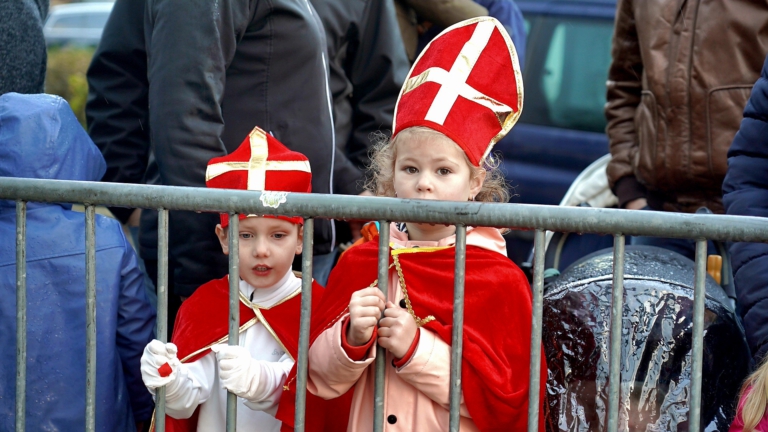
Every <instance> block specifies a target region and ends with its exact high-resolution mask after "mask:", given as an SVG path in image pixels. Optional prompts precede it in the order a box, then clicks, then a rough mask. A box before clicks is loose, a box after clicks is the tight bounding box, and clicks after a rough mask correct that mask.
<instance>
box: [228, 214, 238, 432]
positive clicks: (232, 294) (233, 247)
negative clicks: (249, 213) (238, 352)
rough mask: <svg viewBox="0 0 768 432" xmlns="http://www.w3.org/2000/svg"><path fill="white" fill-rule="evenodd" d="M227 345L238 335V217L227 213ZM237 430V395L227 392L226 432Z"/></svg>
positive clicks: (231, 343)
mask: <svg viewBox="0 0 768 432" xmlns="http://www.w3.org/2000/svg"><path fill="white" fill-rule="evenodd" d="M228 235H229V340H228V342H229V345H238V343H239V336H240V271H239V266H240V255H239V254H240V217H239V216H238V215H237V213H230V214H229V233H228ZM235 430H237V396H236V395H235V394H234V393H230V392H227V432H235Z"/></svg>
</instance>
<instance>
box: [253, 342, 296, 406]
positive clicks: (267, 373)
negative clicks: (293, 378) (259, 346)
mask: <svg viewBox="0 0 768 432" xmlns="http://www.w3.org/2000/svg"><path fill="white" fill-rule="evenodd" d="M254 363H256V364H257V365H258V367H259V368H260V371H259V374H258V375H259V377H258V379H256V380H253V381H252V382H257V385H256V388H255V389H252V391H250V392H248V393H249V397H248V398H247V399H245V403H244V404H245V406H247V407H248V408H250V409H252V410H255V411H264V412H266V413H268V414H271V415H275V413H276V412H277V405H278V404H279V403H280V396H282V394H283V385H285V378H286V377H287V376H288V372H290V371H291V368H292V367H293V363H294V361H293V360H292V359H291V357H290V356H289V355H288V354H287V353H285V354H283V356H282V357H280V360H278V361H276V362H268V361H257V362H254Z"/></svg>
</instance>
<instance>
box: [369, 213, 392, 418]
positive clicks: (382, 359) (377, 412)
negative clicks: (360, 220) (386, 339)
mask: <svg viewBox="0 0 768 432" xmlns="http://www.w3.org/2000/svg"><path fill="white" fill-rule="evenodd" d="M378 285H379V289H380V290H381V292H382V293H384V300H385V303H386V299H387V291H388V290H389V222H387V221H379V279H378ZM381 316H382V318H383V317H384V313H383V312H382V314H381ZM386 367H387V350H385V349H384V348H382V347H381V346H378V345H377V346H376V365H375V368H376V369H375V372H376V375H375V381H374V386H373V389H374V395H373V432H382V431H383V430H384V377H385V375H386Z"/></svg>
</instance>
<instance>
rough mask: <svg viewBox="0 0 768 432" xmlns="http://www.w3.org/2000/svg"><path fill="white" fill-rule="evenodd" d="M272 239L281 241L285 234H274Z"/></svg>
mask: <svg viewBox="0 0 768 432" xmlns="http://www.w3.org/2000/svg"><path fill="white" fill-rule="evenodd" d="M272 237H274V238H275V239H277V240H280V239H281V238H283V237H285V234H283V233H275V234H272Z"/></svg>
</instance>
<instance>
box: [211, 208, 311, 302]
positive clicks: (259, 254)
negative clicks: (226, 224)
mask: <svg viewBox="0 0 768 432" xmlns="http://www.w3.org/2000/svg"><path fill="white" fill-rule="evenodd" d="M216 235H217V236H218V237H219V242H220V243H221V249H222V250H223V251H224V254H225V255H229V241H228V237H227V230H226V229H223V228H222V227H221V225H217V226H216ZM302 239H303V230H302V229H301V227H299V226H298V225H296V224H293V223H291V222H288V221H284V220H282V219H275V218H265V217H248V218H245V219H242V220H241V221H240V278H241V279H242V280H244V281H246V282H248V283H249V284H250V285H251V286H252V287H254V288H269V287H271V286H274V285H275V284H276V283H277V282H279V281H280V279H281V278H282V277H283V276H285V274H286V273H287V272H288V270H290V268H291V265H292V263H293V257H294V255H297V254H300V253H301V247H302Z"/></svg>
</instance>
